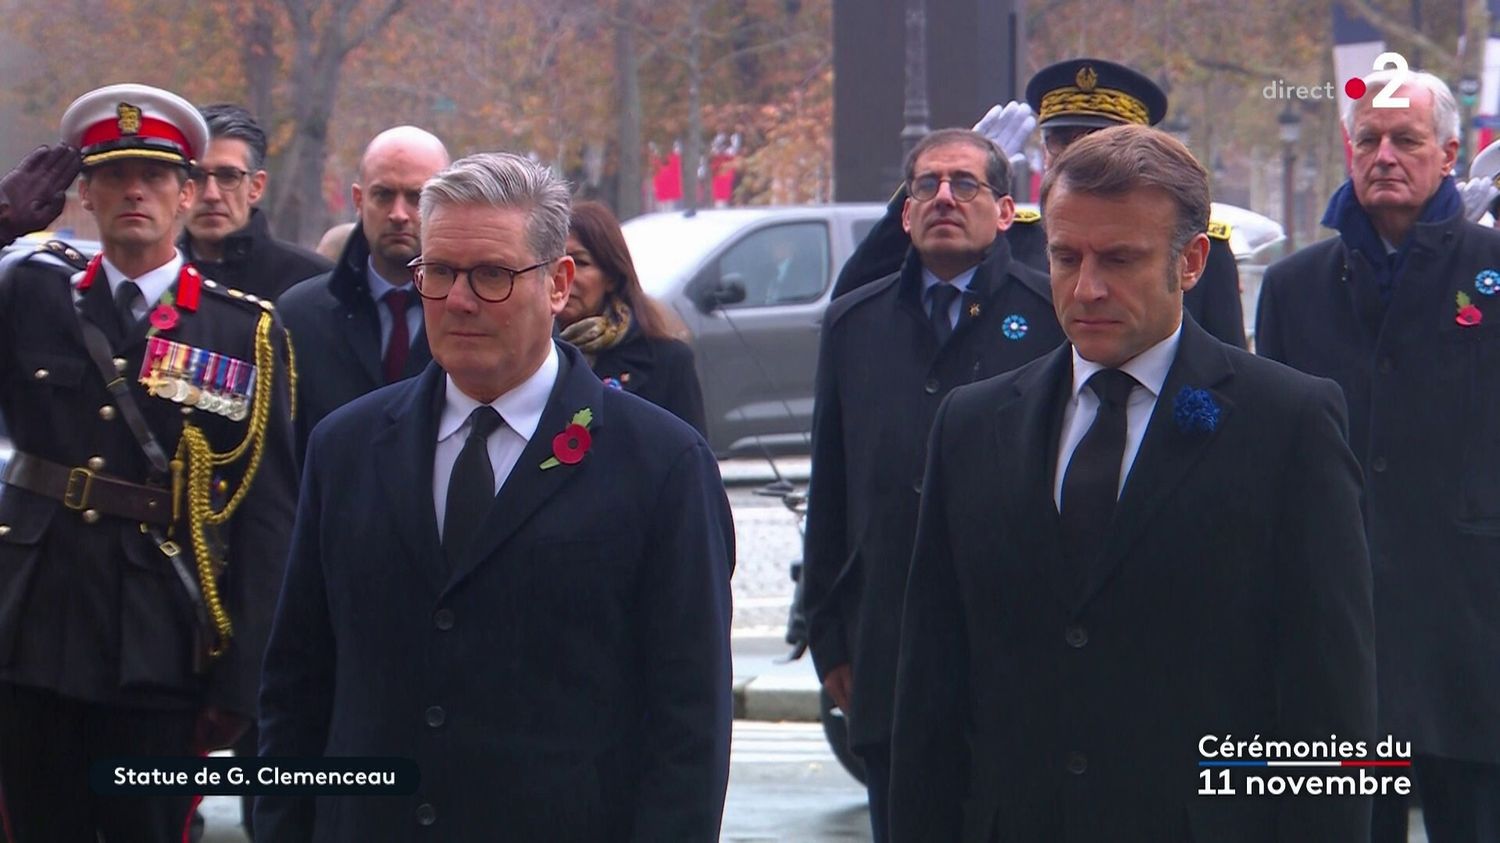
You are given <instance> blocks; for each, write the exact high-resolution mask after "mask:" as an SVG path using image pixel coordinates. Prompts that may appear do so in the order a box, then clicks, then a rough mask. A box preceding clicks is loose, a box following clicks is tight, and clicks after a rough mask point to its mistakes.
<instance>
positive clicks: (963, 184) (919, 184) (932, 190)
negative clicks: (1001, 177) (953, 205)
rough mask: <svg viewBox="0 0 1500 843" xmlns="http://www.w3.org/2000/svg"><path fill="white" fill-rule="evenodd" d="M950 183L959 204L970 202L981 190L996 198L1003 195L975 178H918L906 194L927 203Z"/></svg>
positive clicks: (908, 186)
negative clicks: (944, 184) (987, 191)
mask: <svg viewBox="0 0 1500 843" xmlns="http://www.w3.org/2000/svg"><path fill="white" fill-rule="evenodd" d="M943 182H947V183H948V190H949V191H951V192H952V193H953V198H954V200H955V201H958V202H968V201H970V200H972V199H973V198H974V197H975V196H978V195H979V189H980V188H981V187H982V188H985V189H986V190H989V191H990V192H992V193H994V194H995V195H996V196H1001V195H1003V194H1002V193H1001V192H1000V191H998V190H996V189H995V188H994V186H993V185H989V184H986V183H984V182H982V181H980V180H979V179H976V178H974V177H973V176H953V177H951V178H950V177H947V176H943V177H938V176H917V177H916V178H914V179H912V180H911V184H909V185H907V188H906V192H907V193H909V194H911V198H913V199H915V200H917V201H918V202H926V201H928V200H930V199H932V198H933V197H934V196H937V195H938V189H939V188H941V187H942V186H943Z"/></svg>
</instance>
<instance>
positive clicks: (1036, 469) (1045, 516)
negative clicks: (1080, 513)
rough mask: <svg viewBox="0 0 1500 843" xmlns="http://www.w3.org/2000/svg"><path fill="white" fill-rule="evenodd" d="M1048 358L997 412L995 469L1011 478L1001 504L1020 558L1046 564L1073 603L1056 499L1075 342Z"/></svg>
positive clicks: (1045, 574) (1061, 595)
mask: <svg viewBox="0 0 1500 843" xmlns="http://www.w3.org/2000/svg"><path fill="white" fill-rule="evenodd" d="M1043 359H1045V360H1046V363H1045V364H1043V365H1041V366H1037V367H1034V368H1033V369H1032V370H1031V371H1030V372H1028V375H1029V377H1027V378H1026V379H1024V380H1019V379H1018V380H1017V382H1016V384H1015V387H1016V396H1015V399H1014V400H1012V401H1010V402H1007V403H1005V404H1002V405H1001V406H1000V407H999V408H998V409H997V410H996V418H995V433H996V442H995V445H996V449H997V450H996V453H997V455H998V459H997V460H996V462H997V465H996V466H995V467H994V472H995V476H997V477H1000V478H1010V480H1009V481H1007V480H1005V479H1002V481H1001V482H1000V484H999V489H1000V494H999V497H1000V500H999V501H997V508H998V511H1000V512H1002V513H1005V514H1006V515H1008V516H1009V517H1010V519H1011V524H1010V531H1009V532H1010V535H1011V536H1014V537H1015V539H1016V541H1017V542H1018V543H1019V544H1020V546H1019V547H1018V548H1017V553H1016V558H1017V559H1030V560H1035V564H1039V565H1043V566H1045V567H1046V568H1047V570H1045V571H1042V572H1041V576H1042V578H1043V579H1045V580H1047V581H1048V582H1050V583H1052V585H1053V590H1054V592H1055V593H1056V595H1057V597H1058V599H1059V600H1061V601H1063V602H1064V603H1065V604H1071V603H1072V600H1073V596H1074V595H1073V594H1072V593H1071V591H1070V589H1069V586H1068V584H1067V583H1066V582H1065V581H1064V579H1063V578H1062V577H1060V576H1059V572H1060V571H1061V570H1062V566H1060V565H1059V564H1058V562H1059V560H1061V559H1062V553H1063V549H1062V532H1061V530H1062V521H1061V519H1060V518H1059V516H1058V514H1057V507H1056V506H1055V505H1054V504H1053V501H1052V486H1053V482H1054V472H1055V470H1056V466H1055V463H1056V462H1057V439H1058V430H1059V428H1060V427H1061V422H1062V411H1063V405H1064V403H1065V402H1066V396H1067V387H1068V384H1069V383H1071V381H1072V378H1071V375H1070V373H1071V371H1072V350H1071V346H1068V345H1066V344H1065V345H1063V346H1061V347H1059V348H1058V349H1056V350H1054V351H1053V352H1051V354H1050V355H1049V356H1047V357H1046V358H1043Z"/></svg>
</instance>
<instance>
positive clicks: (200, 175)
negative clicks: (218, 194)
mask: <svg viewBox="0 0 1500 843" xmlns="http://www.w3.org/2000/svg"><path fill="white" fill-rule="evenodd" d="M248 175H250V171H249V170H241V169H240V168H239V167H215V168H214V169H212V170H204V169H200V168H198V167H194V168H193V181H195V182H197V183H199V184H206V183H208V180H209V179H213V180H214V184H217V185H218V186H219V189H220V190H234V189H235V188H236V187H239V186H240V182H242V181H244V180H245V176H248Z"/></svg>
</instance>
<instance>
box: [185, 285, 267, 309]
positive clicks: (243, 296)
mask: <svg viewBox="0 0 1500 843" xmlns="http://www.w3.org/2000/svg"><path fill="white" fill-rule="evenodd" d="M203 289H205V290H207V291H209V292H210V293H213V294H214V295H217V296H221V297H223V298H226V299H233V300H235V301H237V302H240V303H241V304H246V305H255V306H256V307H259V308H260V309H261V310H264V311H267V312H273V311H275V310H276V308H275V307H274V306H272V304H271V303H270V302H268V301H266V300H265V299H263V298H261V297H260V296H256V295H252V294H250V293H247V292H245V291H243V290H236V289H235V288H233V287H226V286H224V285H223V284H220V283H219V282H217V281H215V280H213V279H211V278H205V279H203Z"/></svg>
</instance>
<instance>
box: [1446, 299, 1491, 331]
mask: <svg viewBox="0 0 1500 843" xmlns="http://www.w3.org/2000/svg"><path fill="white" fill-rule="evenodd" d="M1457 302H1458V315H1457V316H1455V317H1453V321H1454V322H1457V323H1458V324H1460V325H1462V326H1464V327H1465V328H1472V327H1474V326H1475V325H1478V324H1479V323H1480V322H1483V321H1484V313H1482V312H1481V311H1480V310H1479V308H1478V307H1476V306H1475V305H1474V302H1473V301H1472V300H1471V299H1470V298H1469V294H1468V293H1465V292H1464V291H1462V290H1459V291H1458V297H1457Z"/></svg>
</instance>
